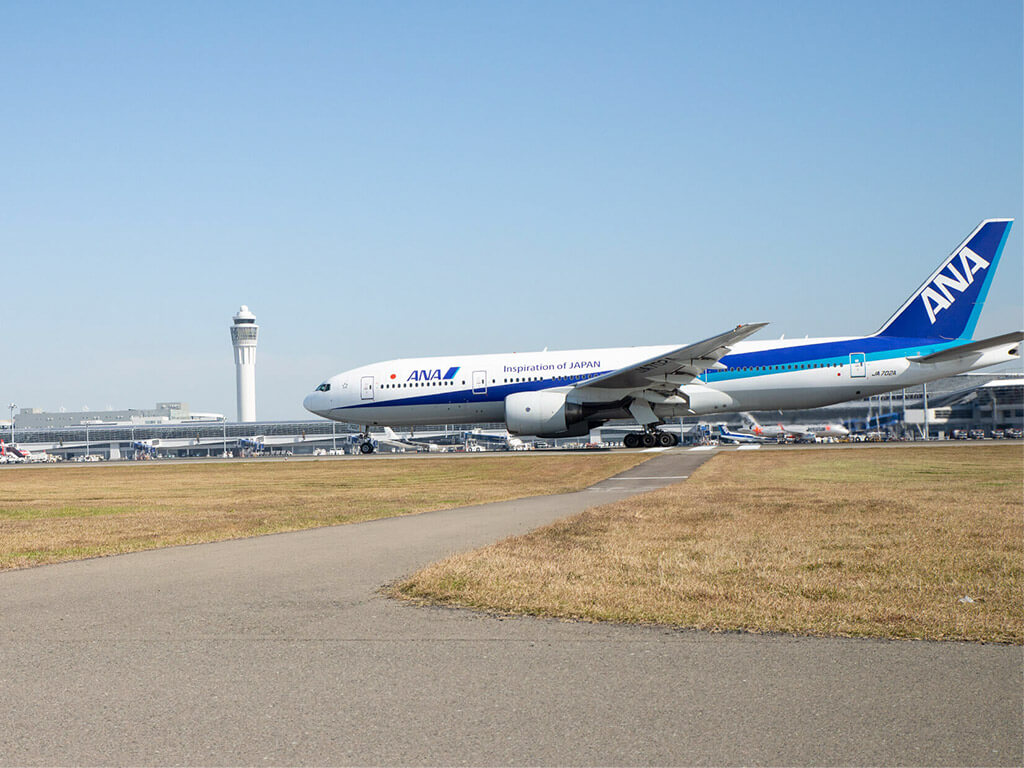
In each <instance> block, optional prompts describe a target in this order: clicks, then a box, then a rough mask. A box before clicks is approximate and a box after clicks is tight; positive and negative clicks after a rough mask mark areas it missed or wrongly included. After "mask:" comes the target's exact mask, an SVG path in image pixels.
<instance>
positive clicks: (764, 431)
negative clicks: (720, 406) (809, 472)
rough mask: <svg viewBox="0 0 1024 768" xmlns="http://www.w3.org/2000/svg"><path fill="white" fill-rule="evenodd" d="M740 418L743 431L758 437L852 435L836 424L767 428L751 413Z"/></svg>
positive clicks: (780, 425)
mask: <svg viewBox="0 0 1024 768" xmlns="http://www.w3.org/2000/svg"><path fill="white" fill-rule="evenodd" d="M740 418H741V419H742V420H743V430H742V431H746V432H749V433H750V434H752V435H758V436H760V437H772V438H776V439H777V438H780V437H786V436H790V437H799V438H809V437H815V438H818V437H846V436H847V435H848V434H850V430H848V429H847V428H846V427H844V426H843V425H842V424H836V423H824V424H781V423H780V424H770V425H767V426H761V425H760V424H758V423H757V419H755V418H754V417H753V416H752V415H750V414H749V413H746V412H744V413H741V414H740Z"/></svg>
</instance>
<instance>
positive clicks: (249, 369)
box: [231, 304, 260, 421]
mask: <svg viewBox="0 0 1024 768" xmlns="http://www.w3.org/2000/svg"><path fill="white" fill-rule="evenodd" d="M232 320H233V322H232V324H231V344H232V346H234V348H235V383H236V385H237V390H238V420H239V421H256V339H257V336H259V331H260V327H259V326H258V325H256V316H255V315H254V314H253V313H252V312H250V311H249V308H248V307H247V306H245V305H244V304H243V305H242V307H241V308H240V309H239V310H238V312H237V313H236V314H235V316H234V317H233V318H232Z"/></svg>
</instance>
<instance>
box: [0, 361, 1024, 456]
mask: <svg viewBox="0 0 1024 768" xmlns="http://www.w3.org/2000/svg"><path fill="white" fill-rule="evenodd" d="M926 397H927V410H926V409H925V399H926ZM754 416H755V417H757V418H758V420H760V421H761V422H763V423H766V424H773V423H776V422H779V421H785V422H787V423H811V422H839V423H843V424H846V425H847V426H848V427H850V428H851V429H853V430H855V431H858V432H881V433H885V434H888V435H891V436H893V437H899V438H908V439H924V437H925V433H926V432H927V434H928V436H929V437H931V438H940V439H941V438H947V437H949V436H950V435H952V433H953V430H969V429H981V430H984V431H985V432H986V434H991V433H992V432H993V430H997V429H999V430H1007V429H1012V428H1016V429H1021V428H1024V373H1001V374H993V373H967V374H961V375H959V376H953V377H950V378H948V379H942V380H939V381H935V382H931V383H930V384H928V385H927V389H925V388H924V387H916V388H914V389H908V390H906V391H903V390H898V391H896V392H892V393H889V394H886V395H879V396H875V397H872V398H868V399H865V400H856V401H850V402H846V403H839V404H836V405H831V406H826V407H824V408H816V409H810V410H806V411H799V410H790V411H786V412H784V413H781V414H780V413H779V412H778V411H772V412H760V413H757V412H756V413H755V414H754ZM701 422H704V423H706V422H707V420H706V419H698V418H692V419H686V420H684V422H683V425H682V430H683V432H684V435H685V434H686V433H687V432H690V431H693V432H695V433H696V432H697V430H696V429H695V427H697V425H698V424H699V423H701ZM720 422H725V423H727V424H729V425H730V426H738V425H739V424H740V421H739V417H738V415H737V414H722V417H721V419H720V420H716V423H720ZM13 426H14V428H13V430H12V426H11V424H10V423H9V422H8V423H6V424H2V425H0V439H3V440H5V441H6V442H7V443H8V444H13V443H16V444H17V445H19V446H21V447H24V448H27V449H28V450H31V451H45V452H46V453H48V454H50V455H52V456H57V457H59V458H61V459H65V460H69V459H75V458H81V457H83V456H86V455H91V456H98V457H101V458H103V459H109V460H118V459H140V458H154V457H175V458H177V457H228V456H239V455H251V454H254V453H256V454H283V455H289V454H312V453H314V452H336V453H350V452H355V451H356V450H357V445H358V441H357V440H355V439H354V436H355V434H356V433H358V432H359V431H360V429H361V428H360V427H359V426H358V425H356V424H344V423H339V422H335V421H328V420H326V419H315V420H312V421H256V422H227V421H226V420H225V418H224V416H223V415H221V414H211V413H196V412H192V411H190V410H189V408H188V405H187V404H186V403H157V405H156V408H154V409H143V410H138V409H128V410H124V411H81V412H77V413H70V412H45V411H41V410H38V409H34V408H24V409H22V410H21V411H20V412H19V413H18V414H17V415H16V416H15V419H14V425H13ZM402 426H403V425H401V424H395V425H394V428H395V429H401V428H402ZM504 426H505V425H504V424H480V425H472V426H468V427H467V426H464V425H460V426H450V427H449V426H446V425H444V424H439V425H436V426H433V427H420V428H417V430H416V431H417V432H424V433H425V432H444V433H446V434H445V435H444V436H440V437H434V438H432V439H433V441H434V442H435V443H436V444H437V445H438V446H440V447H442V449H450V450H488V449H491V450H493V449H507V448H508V447H509V446H508V443H507V441H504V440H501V439H495V436H494V434H493V433H492V434H485V433H483V432H481V431H480V430H485V429H492V430H502V429H503V428H504ZM632 426H633V425H632V422H623V423H622V424H621V425H619V424H615V423H609V424H608V425H606V426H605V427H604V428H603V429H602V430H601V432H602V437H601V439H602V440H604V441H606V442H607V441H616V440H617V438H616V434H617V433H618V432H625V431H627V430H628V429H629V428H632ZM672 426H673V425H671V424H670V425H669V427H670V428H671V427H672ZM676 428H677V429H678V427H676ZM12 431H13V438H14V439H12ZM588 439H589V438H587V437H584V438H576V439H573V440H558V441H548V442H549V444H550V443H555V444H558V445H561V444H575V443H580V442H587V441H588ZM381 450H385V451H386V450H388V448H387V447H385V446H381ZM409 450H415V448H410V449H409Z"/></svg>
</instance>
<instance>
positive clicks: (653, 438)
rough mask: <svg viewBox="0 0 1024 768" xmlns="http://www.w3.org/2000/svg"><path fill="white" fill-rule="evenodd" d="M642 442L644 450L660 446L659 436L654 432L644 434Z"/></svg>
mask: <svg viewBox="0 0 1024 768" xmlns="http://www.w3.org/2000/svg"><path fill="white" fill-rule="evenodd" d="M640 441H641V443H642V444H643V446H644V448H653V447H654V446H656V445H657V444H658V436H657V435H656V434H654V433H653V432H644V433H643V435H642V436H641V438H640Z"/></svg>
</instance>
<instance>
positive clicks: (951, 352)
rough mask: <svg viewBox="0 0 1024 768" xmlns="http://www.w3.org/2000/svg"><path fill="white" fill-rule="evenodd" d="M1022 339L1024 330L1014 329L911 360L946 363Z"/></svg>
mask: <svg viewBox="0 0 1024 768" xmlns="http://www.w3.org/2000/svg"><path fill="white" fill-rule="evenodd" d="M1021 341H1024V331H1012V332H1011V333H1004V334H1002V335H1001V336H993V337H992V338H990V339H981V340H980V341H972V342H970V343H969V344H961V345H960V346H959V347H950V348H949V349H944V350H942V351H941V352H933V353H932V354H930V355H923V356H922V357H911V358H910V360H911V361H913V362H915V363H944V362H946V361H947V360H957V359H959V358H961V357H971V356H972V355H978V354H981V353H983V352H989V351H991V350H996V349H998V348H999V347H1004V346H1006V345H1007V344H1014V343H1017V342H1021Z"/></svg>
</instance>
